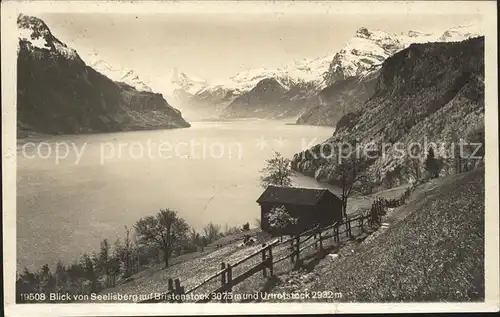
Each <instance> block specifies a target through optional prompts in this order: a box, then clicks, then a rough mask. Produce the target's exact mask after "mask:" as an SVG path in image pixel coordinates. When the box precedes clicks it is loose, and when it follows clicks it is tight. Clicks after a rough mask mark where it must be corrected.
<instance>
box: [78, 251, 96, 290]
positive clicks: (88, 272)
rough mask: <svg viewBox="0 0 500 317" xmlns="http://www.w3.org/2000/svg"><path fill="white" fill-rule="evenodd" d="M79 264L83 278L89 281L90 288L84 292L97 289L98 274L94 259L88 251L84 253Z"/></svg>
mask: <svg viewBox="0 0 500 317" xmlns="http://www.w3.org/2000/svg"><path fill="white" fill-rule="evenodd" d="M79 264H80V267H81V268H82V271H83V272H82V273H83V278H84V279H85V280H87V281H88V282H89V283H88V289H85V291H83V293H90V292H93V291H95V289H96V284H97V276H96V273H95V270H94V262H93V261H92V258H91V257H90V256H89V255H88V254H87V253H84V254H83V255H82V256H81V258H80V263H79ZM82 285H83V284H82Z"/></svg>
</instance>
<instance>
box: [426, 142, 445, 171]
mask: <svg viewBox="0 0 500 317" xmlns="http://www.w3.org/2000/svg"><path fill="white" fill-rule="evenodd" d="M424 166H425V169H426V170H427V172H428V173H429V175H430V176H431V177H432V178H438V177H439V171H440V170H441V164H440V162H439V161H438V160H437V159H436V157H435V155H434V149H433V148H432V147H430V148H429V151H428V152H427V158H426V159H425V162H424Z"/></svg>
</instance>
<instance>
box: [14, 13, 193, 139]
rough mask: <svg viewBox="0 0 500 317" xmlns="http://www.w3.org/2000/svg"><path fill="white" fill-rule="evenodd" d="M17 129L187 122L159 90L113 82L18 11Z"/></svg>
mask: <svg viewBox="0 0 500 317" xmlns="http://www.w3.org/2000/svg"><path fill="white" fill-rule="evenodd" d="M18 28H19V44H18V60H17V64H18V79H17V80H18V83H17V117H18V119H17V121H18V132H19V133H20V134H21V135H23V134H24V133H25V132H40V133H49V134H59V133H92V132H109V131H126V130H139V129H156V128H179V127H188V126H189V124H188V123H187V122H186V121H185V120H184V119H183V118H182V116H181V113H180V112H179V111H178V110H177V109H175V108H173V107H172V106H170V105H169V104H168V103H167V102H166V101H165V99H164V98H163V97H162V95H161V94H155V93H152V92H148V91H138V90H136V89H135V88H133V87H132V86H129V85H127V84H125V83H119V82H114V81H112V80H111V79H109V78H108V77H106V76H104V75H103V74H101V73H99V72H97V71H96V70H94V69H93V68H92V67H89V66H87V65H86V64H85V62H83V60H82V59H81V58H80V56H79V55H78V53H77V52H76V51H75V50H74V49H71V48H69V47H67V46H66V45H65V44H64V43H62V42H61V41H59V40H58V39H57V38H56V37H54V36H53V35H52V33H51V32H50V30H49V28H48V27H47V25H46V24H45V23H44V22H43V21H42V20H40V19H38V18H35V17H30V16H25V15H20V16H19V17H18Z"/></svg>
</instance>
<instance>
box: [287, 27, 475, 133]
mask: <svg viewBox="0 0 500 317" xmlns="http://www.w3.org/2000/svg"><path fill="white" fill-rule="evenodd" d="M480 34H482V32H481V31H480V29H479V27H478V26H476V25H468V26H459V27H455V28H452V29H449V30H447V31H445V32H443V33H436V34H433V33H423V32H419V31H408V32H405V33H401V34H397V35H396V34H391V33H387V32H383V31H379V30H368V29H366V28H364V27H362V28H360V29H358V30H357V32H356V34H355V36H354V37H353V38H352V39H351V40H350V41H349V42H347V43H346V45H345V46H344V47H343V48H342V49H341V50H340V51H339V52H338V53H337V54H335V56H334V57H333V60H332V62H331V64H330V65H329V69H328V72H326V74H325V76H324V79H325V82H326V85H327V87H326V88H324V89H323V90H322V91H321V92H319V94H318V99H317V100H316V102H315V104H314V105H313V106H312V107H310V108H308V109H306V110H305V111H304V113H303V114H302V115H301V116H300V117H299V118H298V119H297V123H299V124H313V125H329V126H335V124H336V123H337V122H338V120H339V119H340V118H341V117H342V116H343V115H345V114H346V113H348V112H355V111H357V110H358V109H359V107H360V106H361V105H363V103H364V102H365V101H366V100H368V99H369V98H370V97H371V95H372V94H373V89H374V81H375V80H376V77H377V76H378V73H379V72H378V70H379V69H380V66H381V65H382V63H383V62H384V61H385V60H386V59H387V58H389V57H390V56H392V55H393V54H395V53H397V52H399V51H401V50H402V49H404V48H406V47H408V46H410V45H411V44H412V43H429V42H454V41H463V40H465V39H468V38H471V37H477V36H479V35H480Z"/></svg>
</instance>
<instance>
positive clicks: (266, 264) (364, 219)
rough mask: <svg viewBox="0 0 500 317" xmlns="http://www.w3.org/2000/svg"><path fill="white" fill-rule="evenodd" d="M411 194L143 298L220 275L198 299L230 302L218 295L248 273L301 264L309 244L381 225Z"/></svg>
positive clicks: (320, 246)
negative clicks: (279, 252) (277, 252)
mask: <svg viewBox="0 0 500 317" xmlns="http://www.w3.org/2000/svg"><path fill="white" fill-rule="evenodd" d="M409 195H410V191H409V189H408V190H406V191H405V193H404V194H403V195H402V196H401V197H400V198H399V199H392V200H387V199H380V198H378V199H376V200H375V201H374V202H373V204H372V207H371V209H370V210H369V212H367V213H364V214H359V215H356V216H354V217H351V218H348V219H346V220H343V221H342V222H336V223H334V224H332V225H329V226H326V227H319V226H316V227H314V228H312V229H310V230H307V231H305V232H302V233H301V234H298V235H296V236H293V237H290V238H288V239H286V240H284V241H280V240H275V241H273V242H271V243H270V244H267V245H266V244H265V243H264V244H262V247H261V248H259V249H258V250H256V251H255V252H253V253H252V254H250V255H248V256H247V257H245V258H243V259H241V260H239V261H238V262H236V263H234V264H229V263H221V267H220V270H219V271H218V272H216V273H215V274H213V275H211V276H210V277H208V278H206V279H205V280H204V281H202V282H201V283H199V284H197V285H196V286H194V287H193V288H191V289H189V290H187V291H185V290H184V287H183V286H181V284H180V281H179V279H175V280H172V279H169V280H168V291H167V292H166V293H164V294H162V295H161V296H159V297H158V298H151V299H148V300H145V301H142V302H141V303H157V302H179V301H181V299H180V297H181V296H177V297H178V298H177V299H176V298H175V296H173V295H189V294H192V293H194V292H195V291H196V290H199V289H200V288H201V287H203V286H206V285H207V284H208V283H209V282H211V281H214V280H216V279H220V286H219V287H217V288H216V289H213V290H212V291H210V292H209V294H208V296H203V298H202V299H200V300H198V301H196V302H197V303H206V302H210V301H211V300H213V299H214V298H216V299H218V300H220V301H221V302H231V298H230V297H229V296H227V297H218V296H217V295H218V294H223V293H230V292H232V290H233V287H235V286H236V285H238V284H239V283H241V282H243V281H244V280H246V279H248V278H249V277H251V276H253V275H255V274H256V273H259V272H261V273H262V276H263V277H264V278H266V277H268V276H273V275H274V265H275V264H277V263H279V262H282V261H285V260H287V259H289V260H290V262H291V263H292V264H293V265H295V266H299V265H300V264H302V260H301V253H302V252H303V251H304V250H306V249H308V248H313V247H314V249H315V254H316V253H318V254H323V253H324V251H325V248H324V242H325V241H326V240H328V239H332V238H333V242H334V243H335V244H336V245H339V244H340V241H341V236H342V234H345V236H346V237H349V238H351V237H352V228H353V224H354V227H357V228H358V229H359V231H362V229H363V227H364V226H365V224H367V225H368V226H370V227H374V226H377V225H380V223H381V216H382V215H384V214H385V208H386V207H392V206H400V205H402V204H404V203H405V201H406V199H407V198H408V197H409ZM286 244H289V248H288V250H290V253H288V254H286V255H284V256H281V257H280V258H278V259H275V258H274V257H273V248H276V247H277V246H280V245H286ZM259 256H260V258H261V261H259V262H258V263H257V264H255V265H253V266H252V267H251V268H249V269H247V270H246V271H245V272H243V273H241V274H240V275H238V276H234V275H233V273H234V269H235V268H236V267H238V266H241V265H242V264H243V263H246V262H248V261H249V260H250V259H254V258H256V257H259Z"/></svg>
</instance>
